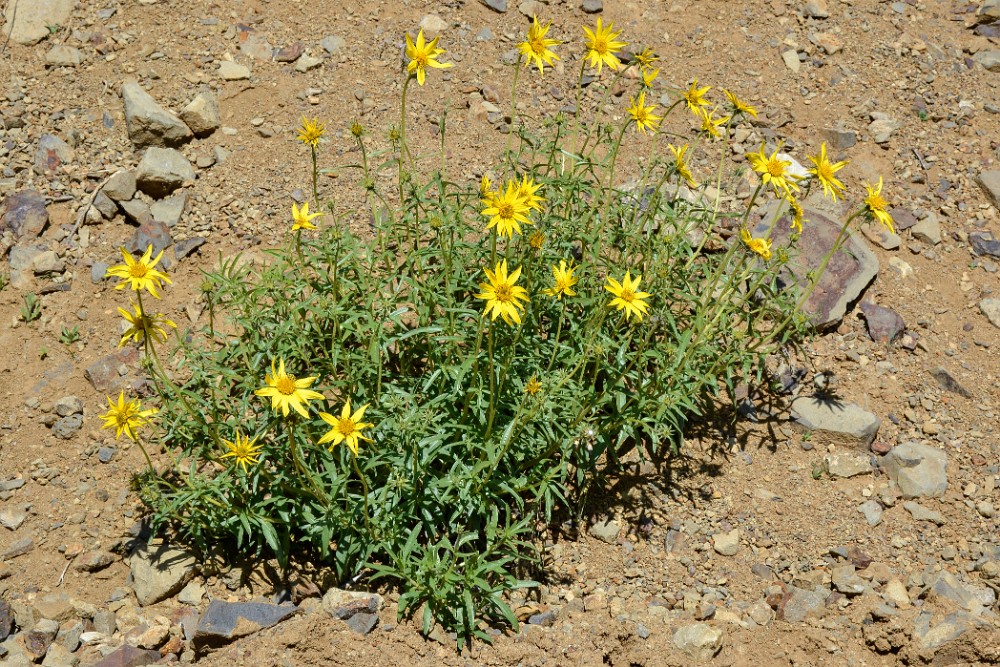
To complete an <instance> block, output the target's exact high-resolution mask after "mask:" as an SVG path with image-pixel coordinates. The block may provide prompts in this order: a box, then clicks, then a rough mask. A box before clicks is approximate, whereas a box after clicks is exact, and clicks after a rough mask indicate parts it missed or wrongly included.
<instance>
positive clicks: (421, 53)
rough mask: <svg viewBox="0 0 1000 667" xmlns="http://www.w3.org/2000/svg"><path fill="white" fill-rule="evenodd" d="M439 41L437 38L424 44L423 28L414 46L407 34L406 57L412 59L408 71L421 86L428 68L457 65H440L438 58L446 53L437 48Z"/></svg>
mask: <svg viewBox="0 0 1000 667" xmlns="http://www.w3.org/2000/svg"><path fill="white" fill-rule="evenodd" d="M439 39H441V38H440V37H435V38H434V39H432V40H431V41H429V42H424V29H423V28H421V29H420V32H419V33H417V42H416V43H415V44H414V43H413V40H412V39H410V33H406V57H407V58H409V59H410V63H409V64H408V65H407V66H406V71H407V72H409V74H410V76H414V75H416V77H417V83H419V84H420V85H421V86H422V85H424V79H425V78H426V76H427V68H428V67H433V68H435V69H447V68H449V67H453V66H454V65H455V63H439V62H438V61H437V58H438V56H440V55H441V54H443V53H444V49H439V48H438V47H437V43H438V40H439Z"/></svg>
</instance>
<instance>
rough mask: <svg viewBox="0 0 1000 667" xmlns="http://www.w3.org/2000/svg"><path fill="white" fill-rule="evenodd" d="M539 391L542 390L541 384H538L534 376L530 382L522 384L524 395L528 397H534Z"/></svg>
mask: <svg viewBox="0 0 1000 667" xmlns="http://www.w3.org/2000/svg"><path fill="white" fill-rule="evenodd" d="M541 390H542V383H541V382H539V381H538V378H537V377H535V376H534V375H532V376H531V379H530V380H528V381H527V382H526V383H524V393H525V394H528V395H529V396H534V395H535V394H537V393H538V392H540V391H541Z"/></svg>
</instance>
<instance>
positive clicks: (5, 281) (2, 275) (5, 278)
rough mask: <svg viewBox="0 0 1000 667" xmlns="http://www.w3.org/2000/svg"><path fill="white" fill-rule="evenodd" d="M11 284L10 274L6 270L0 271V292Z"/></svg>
mask: <svg viewBox="0 0 1000 667" xmlns="http://www.w3.org/2000/svg"><path fill="white" fill-rule="evenodd" d="M9 284H10V275H9V274H8V273H7V272H6V271H0V292H2V291H4V290H5V289H7V285H9Z"/></svg>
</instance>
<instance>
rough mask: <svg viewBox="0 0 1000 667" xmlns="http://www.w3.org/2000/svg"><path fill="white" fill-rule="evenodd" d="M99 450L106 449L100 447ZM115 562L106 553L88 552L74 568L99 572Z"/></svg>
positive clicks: (114, 557)
mask: <svg viewBox="0 0 1000 667" xmlns="http://www.w3.org/2000/svg"><path fill="white" fill-rule="evenodd" d="M101 449H108V448H107V447H102V448H101ZM111 449H113V448H111ZM117 560H118V557H117V556H115V555H114V554H113V553H109V552H107V551H88V552H86V553H84V554H82V555H81V556H80V557H79V558H78V559H77V561H76V565H75V566H74V567H75V568H76V569H77V570H79V571H80V572H99V571H100V570H103V569H104V568H106V567H108V566H109V565H111V564H112V563H114V562H116V561H117Z"/></svg>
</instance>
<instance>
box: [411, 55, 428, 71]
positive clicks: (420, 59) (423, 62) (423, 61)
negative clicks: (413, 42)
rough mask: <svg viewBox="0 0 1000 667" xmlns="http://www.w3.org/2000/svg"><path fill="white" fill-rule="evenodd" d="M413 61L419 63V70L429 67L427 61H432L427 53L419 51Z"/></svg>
mask: <svg viewBox="0 0 1000 667" xmlns="http://www.w3.org/2000/svg"><path fill="white" fill-rule="evenodd" d="M413 60H414V61H416V63H417V69H423V68H425V67H427V61H428V60H430V58H429V57H428V55H427V52H426V51H417V52H416V54H414V56H413Z"/></svg>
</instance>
